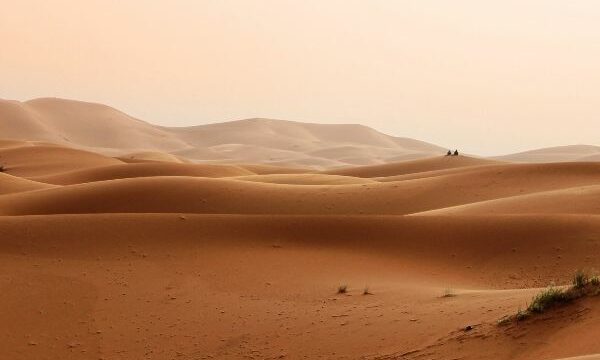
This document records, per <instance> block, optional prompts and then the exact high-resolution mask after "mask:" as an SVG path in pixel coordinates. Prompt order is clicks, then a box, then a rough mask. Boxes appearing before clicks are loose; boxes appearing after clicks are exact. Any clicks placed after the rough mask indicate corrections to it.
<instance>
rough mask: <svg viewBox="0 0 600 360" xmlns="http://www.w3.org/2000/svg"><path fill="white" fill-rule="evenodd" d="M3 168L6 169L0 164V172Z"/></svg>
mask: <svg viewBox="0 0 600 360" xmlns="http://www.w3.org/2000/svg"><path fill="white" fill-rule="evenodd" d="M4 170H6V168H5V167H4V165H1V164H0V172H4Z"/></svg>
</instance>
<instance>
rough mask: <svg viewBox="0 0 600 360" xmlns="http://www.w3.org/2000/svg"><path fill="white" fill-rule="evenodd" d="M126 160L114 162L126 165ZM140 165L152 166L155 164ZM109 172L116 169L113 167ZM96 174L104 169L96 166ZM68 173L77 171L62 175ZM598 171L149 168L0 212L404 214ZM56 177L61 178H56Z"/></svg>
mask: <svg viewBox="0 0 600 360" xmlns="http://www.w3.org/2000/svg"><path fill="white" fill-rule="evenodd" d="M129 166H131V164H130V165H129ZM129 166H126V167H121V168H119V169H121V170H122V171H123V172H124V173H128V172H129ZM171 167H172V168H173V169H180V170H181V171H189V168H188V167H187V166H185V165H184V166H179V167H177V166H175V164H172V165H171ZM136 168H142V167H141V166H138V167H136ZM142 169H143V170H145V171H149V172H150V173H153V174H156V173H157V172H158V169H160V168H157V167H149V168H148V167H145V168H142ZM94 171H95V170H94ZM94 171H92V173H93V172H94ZM161 171H162V170H161ZM202 171H203V170H200V173H202ZM108 173H109V174H111V176H115V174H114V172H110V171H109V172H108ZM87 174H88V172H87V171H86V172H85V174H84V176H89V175H87ZM99 175H102V176H104V175H106V174H104V173H103V172H102V171H100V174H99ZM94 176H98V174H96V175H94ZM121 176H123V177H125V176H128V175H121ZM129 176H131V175H129ZM68 178H69V176H67V179H68ZM74 179H76V177H74V178H72V179H68V180H71V181H73V180H74ZM599 179H600V164H596V163H563V164H541V165H500V166H498V167H496V168H489V167H484V168H483V169H480V170H478V171H477V170H473V171H469V172H467V173H466V174H460V173H459V174H451V175H445V176H438V177H430V178H424V179H417V180H409V181H401V182H385V183H377V182H374V183H370V184H361V185H358V184H356V185H329V186H328V185H320V186H319V185H312V186H302V185H282V184H268V183H258V182H250V181H241V180H235V179H209V178H193V177H177V176H169V177H164V176H163V177H159V176H153V177H145V178H133V179H120V180H113V181H99V182H94V183H89V184H81V185H71V186H65V187H61V188H56V189H49V190H43V191H38V192H35V193H22V194H15V195H9V196H8V197H7V201H6V203H5V204H0V212H1V213H3V214H5V215H9V214H10V215H31V214H69V213H75V214H77V213H129V212H135V213H140V212H150V213H179V212H184V213H203V214H206V213H216V214H267V213H274V214H379V215H405V214H411V213H418V212H423V211H427V210H434V209H440V208H447V207H451V206H457V205H464V204H471V203H476V202H481V201H486V200H493V199H500V198H504V197H510V196H516V195H525V194H531V193H537V192H541V191H550V190H557V189H564V188H572V187H576V186H585V185H594V184H597V183H598V181H599ZM48 181H51V180H48ZM60 182H66V181H65V180H64V179H63V180H58V181H57V183H60ZM473 189H477V190H476V191H473ZM9 198H10V199H9ZM123 199H127V201H123ZM415 199H419V201H415Z"/></svg>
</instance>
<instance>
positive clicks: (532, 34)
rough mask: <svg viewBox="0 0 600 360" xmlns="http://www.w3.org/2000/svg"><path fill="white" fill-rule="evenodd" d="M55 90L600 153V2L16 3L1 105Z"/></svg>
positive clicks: (454, 140) (146, 104) (170, 114)
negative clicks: (584, 147)
mask: <svg viewBox="0 0 600 360" xmlns="http://www.w3.org/2000/svg"><path fill="white" fill-rule="evenodd" d="M45 96H56V97H66V98H74V99H80V100H87V101H96V102H102V103H106V104H109V105H111V106H114V107H117V108H119V109H121V110H123V111H125V112H127V113H129V114H131V115H133V116H136V117H139V118H141V119H144V120H146V121H149V122H152V123H156V124H163V125H176V126H183V125H196V124H202V123H209V122H218V121H226V120H235V119H241V118H248V117H270V118H280V119H289V120H299V121H309V122H324V123H362V124H366V125H369V126H372V127H375V128H376V129H378V130H381V131H384V132H386V133H389V134H393V135H398V136H407V137H413V138H418V139H421V140H426V141H430V142H434V143H437V144H439V145H445V146H452V147H455V146H456V147H459V148H460V149H463V150H465V151H468V152H471V153H478V154H484V155H487V154H499V153H507V152H512V151H517V150H524V149H530V148H535V147H543V146H552V145H563V144H575V143H588V144H596V145H600V118H599V116H598V114H599V113H600V1H596V0H518V1H517V0H514V1H513V0H494V1H492V0H488V1H484V0H472V1H467V0H438V1H434V0H414V1H403V0H395V1H394V0H387V1H385V0H237V1H233V0H213V1H208V0H205V1H203V0H168V1H167V0H164V1H159V0H52V1H47V0H39V1H31V0H19V1H9V0H2V4H1V7H0V97H1V98H8V99H18V100H27V99H31V98H35V97H45Z"/></svg>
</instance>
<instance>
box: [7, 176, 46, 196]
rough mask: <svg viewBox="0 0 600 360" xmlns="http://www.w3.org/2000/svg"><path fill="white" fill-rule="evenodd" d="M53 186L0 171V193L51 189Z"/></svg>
mask: <svg viewBox="0 0 600 360" xmlns="http://www.w3.org/2000/svg"><path fill="white" fill-rule="evenodd" d="M53 187H54V186H52V185H50V184H44V183H40V182H36V181H31V180H27V179H23V178H20V177H16V176H12V175H9V174H5V173H0V195H5V194H13V193H18V192H25V191H33V190H41V189H51V188H53Z"/></svg>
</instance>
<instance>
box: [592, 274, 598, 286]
mask: <svg viewBox="0 0 600 360" xmlns="http://www.w3.org/2000/svg"><path fill="white" fill-rule="evenodd" d="M590 284H592V285H594V286H600V278H599V277H598V275H596V276H592V278H591V279H590Z"/></svg>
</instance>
